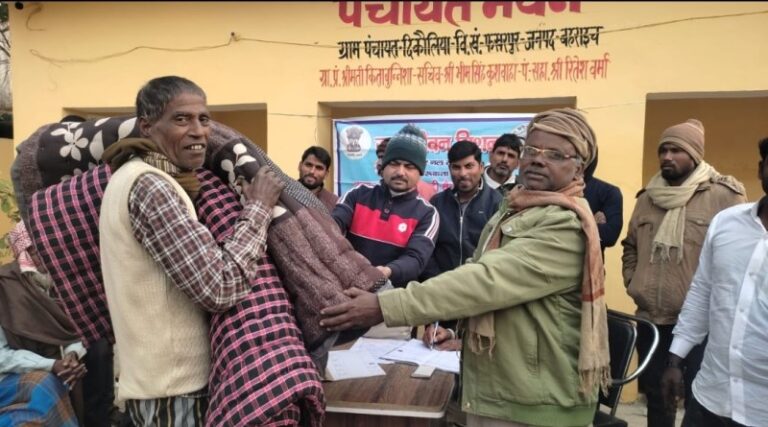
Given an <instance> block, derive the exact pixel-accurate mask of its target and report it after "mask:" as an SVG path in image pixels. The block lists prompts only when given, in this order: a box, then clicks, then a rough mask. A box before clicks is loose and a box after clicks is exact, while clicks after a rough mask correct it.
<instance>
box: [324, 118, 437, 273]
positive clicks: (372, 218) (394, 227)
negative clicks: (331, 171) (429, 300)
mask: <svg viewBox="0 0 768 427" xmlns="http://www.w3.org/2000/svg"><path fill="white" fill-rule="evenodd" d="M426 165H427V148H426V141H425V139H424V134H423V132H422V131H421V130H420V129H419V128H417V127H416V126H413V125H406V126H405V127H403V128H402V129H401V130H400V131H399V132H398V133H397V134H396V135H395V136H393V137H392V138H391V139H390V141H389V143H388V144H387V149H386V151H385V152H384V157H383V158H382V159H381V168H382V169H381V176H382V180H381V183H380V184H378V185H375V186H372V185H370V184H360V185H358V186H356V187H354V188H353V189H351V190H349V191H348V192H347V193H346V194H345V195H344V196H343V197H342V198H341V199H339V202H338V204H337V205H336V207H335V208H334V209H333V212H332V213H331V215H332V216H333V219H335V220H336V223H337V224H338V225H339V228H341V232H342V233H343V234H344V235H345V236H346V237H347V239H348V240H349V242H350V243H351V244H352V247H354V248H355V250H356V251H358V252H360V253H361V254H362V255H363V256H364V257H366V258H367V259H368V261H370V262H371V264H373V265H374V266H376V267H377V268H378V269H379V270H381V272H382V273H384V275H385V276H386V277H387V278H388V279H389V280H390V281H391V282H392V285H393V286H395V287H404V286H405V285H406V284H407V283H408V282H409V281H411V280H416V279H417V278H418V277H419V274H421V272H422V271H423V270H424V267H426V265H427V261H429V257H430V256H431V255H432V251H433V250H434V249H435V239H436V237H437V231H438V228H439V226H440V219H439V217H438V215H437V211H436V210H435V208H434V207H433V206H432V205H431V204H429V202H427V201H426V200H424V199H422V198H421V197H419V195H418V192H417V191H416V185H417V183H418V182H419V180H420V179H421V175H422V174H424V168H425V167H426Z"/></svg>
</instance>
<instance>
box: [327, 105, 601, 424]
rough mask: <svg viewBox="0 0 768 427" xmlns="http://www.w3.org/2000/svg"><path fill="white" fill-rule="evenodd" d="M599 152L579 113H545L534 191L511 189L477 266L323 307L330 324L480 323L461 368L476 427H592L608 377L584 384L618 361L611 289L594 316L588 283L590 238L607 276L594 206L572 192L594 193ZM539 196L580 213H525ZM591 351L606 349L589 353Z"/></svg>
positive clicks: (531, 147)
mask: <svg viewBox="0 0 768 427" xmlns="http://www.w3.org/2000/svg"><path fill="white" fill-rule="evenodd" d="M594 147H595V144H594V133H593V132H592V130H591V128H589V126H588V125H587V124H586V121H584V119H583V117H582V116H581V115H580V114H578V113H577V112H575V111H574V110H570V109H560V110H553V111H549V112H544V113H541V114H540V115H538V116H537V117H536V118H534V119H533V121H532V122H531V125H530V126H529V133H528V142H527V144H526V146H525V148H524V149H523V156H522V161H521V174H520V177H521V178H522V183H523V185H524V186H525V188H522V187H519V188H516V189H514V190H512V191H511V192H510V194H509V196H508V197H507V201H508V203H509V206H507V205H506V204H504V205H503V206H502V207H501V209H500V210H499V212H497V213H496V215H494V216H493V217H492V218H491V220H490V221H489V223H488V224H487V225H486V227H485V229H484V230H483V233H482V236H481V238H480V243H479V245H478V248H477V250H476V252H475V256H474V257H473V258H474V260H475V261H474V262H469V263H467V264H465V265H463V266H461V267H459V268H457V269H455V270H452V271H449V272H446V273H443V274H440V275H438V276H436V277H434V278H432V279H430V280H427V281H425V282H423V283H417V282H411V283H409V285H408V287H407V288H406V289H397V290H394V291H388V292H383V293H380V294H379V295H378V296H376V295H373V294H369V293H366V292H362V291H358V290H354V289H352V290H349V291H348V295H349V296H351V297H353V299H352V300H351V301H350V302H347V303H344V304H340V305H337V306H334V307H329V308H326V309H324V310H323V315H324V316H325V317H324V319H323V321H322V322H321V325H322V326H323V327H326V328H328V329H330V330H343V329H347V328H351V327H357V326H361V325H373V324H376V323H378V322H380V321H382V320H383V321H384V322H385V323H386V324H387V325H390V326H394V325H421V324H427V323H430V322H433V321H435V320H437V319H444V318H447V317H459V318H469V321H468V322H466V323H467V325H468V326H467V329H468V330H467V332H466V333H464V334H463V335H464V343H463V344H464V352H463V356H462V358H463V363H462V367H461V375H462V381H463V390H462V403H461V406H462V410H463V411H464V412H467V413H468V417H467V424H468V425H469V426H479V425H483V424H484V423H487V422H492V423H494V425H508V426H520V425H540V426H584V425H588V424H589V423H590V422H591V421H592V418H593V416H594V413H595V405H596V401H597V385H598V384H597V383H598V382H599V381H595V380H598V379H599V378H597V376H594V375H593V376H592V380H587V381H586V382H585V376H584V374H585V372H586V371H590V372H591V373H592V374H595V373H600V375H604V374H605V371H606V369H607V365H608V359H607V337H606V336H605V335H606V332H605V329H604V328H603V327H604V325H605V312H604V305H603V304H602V298H601V297H600V295H602V294H601V293H600V292H602V288H601V289H600V292H597V293H593V294H589V292H587V294H588V295H589V297H588V298H586V300H589V301H596V302H597V304H596V306H590V305H589V304H590V303H589V302H587V306H586V307H587V308H584V307H585V305H584V301H585V298H583V297H582V295H584V289H583V283H582V279H583V276H587V277H590V274H591V273H587V272H585V268H584V267H585V251H586V249H585V247H586V246H588V245H586V244H585V241H587V240H588V238H587V237H586V236H590V235H591V236H593V237H592V238H591V240H590V242H589V243H590V245H589V248H590V252H589V253H590V254H592V258H591V259H593V260H595V261H596V262H599V266H598V265H597V264H595V265H593V267H596V268H598V269H599V271H600V273H601V274H602V260H601V258H600V245H599V237H598V235H597V228H596V226H595V225H594V219H593V218H592V215H591V213H589V206H588V204H587V202H586V200H584V199H583V198H581V197H572V196H573V195H575V194H578V193H577V192H571V191H570V190H569V189H573V188H579V190H581V189H583V180H582V172H583V169H584V165H585V164H586V163H589V161H591V159H592V158H593V155H594ZM534 193H535V194H537V195H553V194H556V195H558V196H559V195H563V194H564V195H567V196H568V199H569V200H571V202H572V204H573V205H572V206H576V205H578V206H576V209H577V210H578V209H581V213H579V214H578V215H577V213H576V212H575V211H574V210H573V208H565V207H562V206H559V205H555V204H535V205H531V204H527V205H526V204H523V205H520V204H518V202H519V201H520V200H523V199H524V198H525V197H526V196H525V195H526V194H528V195H531V194H534ZM521 206H522V207H523V209H520V207H521ZM584 221H592V227H593V228H592V229H590V230H592V231H587V232H585V230H587V227H586V226H584V228H583V222H584ZM585 235H586V236H585ZM595 257H596V259H595ZM589 271H596V270H595V269H594V268H592V269H590V270H589ZM600 277H602V276H600ZM600 306H602V311H601V310H600ZM594 307H597V309H595V308H594ZM592 310H595V313H597V316H596V318H597V319H598V321H597V322H594V323H596V324H597V325H598V327H596V328H595V329H596V330H597V332H598V333H597V334H593V333H592V332H593V331H592V330H591V329H590V328H591V326H587V327H586V329H584V328H585V322H584V317H583V316H582V314H583V313H587V312H590V313H591V312H592ZM588 323H590V324H591V323H593V322H592V318H591V317H590V319H589V322H588ZM583 330H586V331H588V333H587V334H585V335H582V333H581V331H583ZM595 337H597V338H595ZM582 338H584V339H582ZM589 342H591V343H595V344H596V346H595V347H589V345H587V348H589V350H585V343H589ZM585 353H590V354H585ZM582 358H584V359H590V358H593V360H591V361H593V362H594V361H596V360H599V361H597V362H596V363H592V364H591V366H593V367H597V369H587V370H586V371H585V370H583V369H582V366H583V364H582V362H583V361H582ZM587 361H588V362H589V360H587ZM602 379H605V378H602Z"/></svg>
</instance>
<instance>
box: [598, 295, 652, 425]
mask: <svg viewBox="0 0 768 427" xmlns="http://www.w3.org/2000/svg"><path fill="white" fill-rule="evenodd" d="M638 327H645V328H649V330H650V331H651V332H652V334H653V342H652V343H651V348H650V351H649V352H648V355H647V356H646V357H645V360H642V361H640V363H639V366H638V367H637V369H636V370H635V371H634V372H632V373H631V374H630V375H627V371H628V370H629V363H630V361H631V360H632V355H633V354H634V352H635V343H636V341H637V328H638ZM658 345H659V330H658V329H656V325H654V324H653V323H651V322H649V321H647V320H645V319H641V318H639V317H636V316H632V315H630V314H626V313H621V312H618V311H614V310H608V348H609V351H610V353H611V378H612V380H611V385H610V387H609V388H608V395H607V396H606V395H604V394H603V393H602V392H600V399H599V401H598V404H597V410H596V411H595V418H594V420H593V421H592V423H593V425H594V427H627V422H626V421H624V420H622V419H620V418H617V417H616V409H618V407H619V400H620V398H621V390H622V389H623V388H624V385H625V384H628V383H630V382H632V381H634V380H635V379H637V377H639V376H640V374H641V373H642V372H643V371H644V370H645V368H646V367H647V366H648V363H649V362H650V361H651V356H652V355H653V353H654V351H655V350H656V347H657V346H658ZM603 405H604V406H607V407H608V408H609V411H608V412H603V411H602V410H601V406H603Z"/></svg>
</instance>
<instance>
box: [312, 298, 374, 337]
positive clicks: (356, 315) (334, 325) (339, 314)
mask: <svg viewBox="0 0 768 427" xmlns="http://www.w3.org/2000/svg"><path fill="white" fill-rule="evenodd" d="M344 295H346V296H348V297H350V298H352V300H351V301H347V302H345V303H341V304H338V305H334V306H333V307H326V308H324V309H322V310H321V311H320V314H321V315H322V316H323V320H321V321H320V326H321V327H323V328H325V329H327V330H329V331H344V330H347V329H352V328H368V327H371V326H373V325H376V324H378V323H381V322H383V321H384V315H383V314H382V313H381V306H379V297H377V296H376V295H375V294H372V293H370V292H366V291H364V290H362V289H358V288H349V289H347V290H345V291H344Z"/></svg>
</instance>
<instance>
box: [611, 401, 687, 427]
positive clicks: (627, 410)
mask: <svg viewBox="0 0 768 427" xmlns="http://www.w3.org/2000/svg"><path fill="white" fill-rule="evenodd" d="M645 412H646V410H645V401H643V400H642V399H638V400H636V401H635V402H634V403H621V404H619V408H618V409H617V410H616V416H617V417H619V418H621V419H622V420H624V421H626V422H627V424H628V425H629V427H646V426H647V420H646V417H645ZM684 413H685V412H684V411H683V410H682V409H678V410H677V417H675V426H676V427H680V423H682V422H683V414H684Z"/></svg>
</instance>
